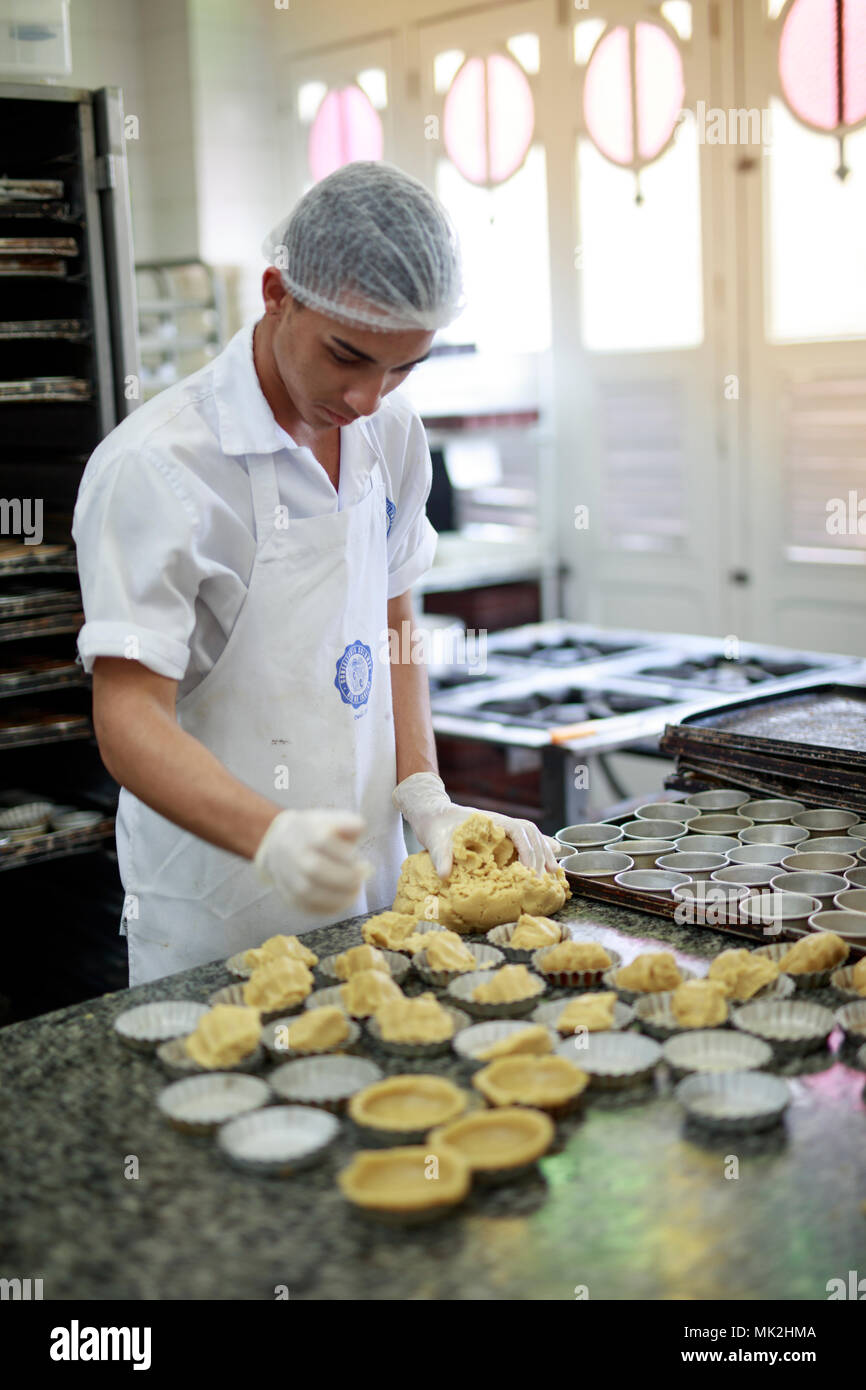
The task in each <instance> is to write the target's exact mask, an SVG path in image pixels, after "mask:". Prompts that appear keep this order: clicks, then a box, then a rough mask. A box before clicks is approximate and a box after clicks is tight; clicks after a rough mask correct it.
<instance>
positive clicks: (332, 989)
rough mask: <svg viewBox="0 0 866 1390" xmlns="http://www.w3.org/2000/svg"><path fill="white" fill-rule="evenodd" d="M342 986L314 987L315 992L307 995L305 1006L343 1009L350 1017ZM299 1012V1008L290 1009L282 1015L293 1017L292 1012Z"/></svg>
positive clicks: (309, 1007) (306, 1007) (308, 1007)
mask: <svg viewBox="0 0 866 1390" xmlns="http://www.w3.org/2000/svg"><path fill="white" fill-rule="evenodd" d="M342 988H343V986H342V985H328V988H327V989H314V990H313V992H312V994H308V995H307V997H306V999H305V1000H304V1008H305V1009H325V1008H331V1009H342V1010H343V1013H344V1014H345V1015H346V1017H347V1018H348V1017H349V1011H348V1009H347V1008H346V1005H345V1004H344V1003H343V996H342V994H341V993H340V990H341V989H342ZM297 1012H298V1011H297V1009H290V1010H289V1012H288V1013H287V1014H284V1015H282V1017H285V1018H291V1016H292V1014H293V1013H297Z"/></svg>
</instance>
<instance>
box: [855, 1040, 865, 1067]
mask: <svg viewBox="0 0 866 1390" xmlns="http://www.w3.org/2000/svg"><path fill="white" fill-rule="evenodd" d="M854 1062H855V1065H856V1066H858V1067H859V1068H860V1070H861V1071H866V1043H864V1044H863V1046H862V1047H858V1049H857V1055H856V1056H855V1058H854Z"/></svg>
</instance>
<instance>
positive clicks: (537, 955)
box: [532, 942, 622, 989]
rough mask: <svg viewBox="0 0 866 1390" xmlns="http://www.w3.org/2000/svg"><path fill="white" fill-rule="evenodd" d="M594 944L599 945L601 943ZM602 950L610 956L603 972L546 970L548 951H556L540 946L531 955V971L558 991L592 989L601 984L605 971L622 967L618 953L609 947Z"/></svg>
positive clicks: (550, 947) (553, 947) (554, 948)
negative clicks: (545, 963)
mask: <svg viewBox="0 0 866 1390" xmlns="http://www.w3.org/2000/svg"><path fill="white" fill-rule="evenodd" d="M578 944H583V943H578ZM595 944H597V945H601V942H597V943H595ZM602 949H603V950H604V951H606V952H607V954H608V955H609V956H610V965H608V966H605V967H604V969H603V970H602V969H598V970H546V969H545V967H544V960H545V957H546V956H547V953H548V952H549V951H555V950H556V947H555V946H542V947H541V948H540V949H539V950H537V951H535V952H534V953H533V956H532V965H533V969H534V970H537V971H538V974H539V975H541V976H542V977H543V978H544V979H545V980H546V981H547V983H548V984H549V985H556V986H557V987H558V988H560V989H594V988H595V986H596V985H598V984H600V983H601V977H602V975H604V973H605V971H606V970H618V969H619V967H620V966H621V965H622V956H621V955H620V953H619V951H614V950H612V949H611V948H610V946H604V947H602Z"/></svg>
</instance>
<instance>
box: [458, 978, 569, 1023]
mask: <svg viewBox="0 0 866 1390" xmlns="http://www.w3.org/2000/svg"><path fill="white" fill-rule="evenodd" d="M532 978H533V981H534V982H535V984H536V986H537V988H536V989H535V991H534V993H532V994H530V995H527V997H526V998H525V999H512V1000H510V1001H508V1002H507V1003H496V1004H485V1003H482V1002H480V1001H479V1000H477V999H473V998H472V991H473V989H476V988H477V987H478V985H481V984H484V983H485V981H487V980H489V979H490V971H489V970H470V972H469V974H468V975H459V976H458V977H457V979H456V980H452V981H451V984H450V985H449V986H448V995H449V998H450V1001H451V1003H453V1004H456V1006H457V1008H458V1009H465V1010H466V1012H467V1013H469V1014H474V1015H475V1017H476V1018H522V1017H523V1015H524V1014H528V1013H531V1011H532V1010H533V1009H534V1008H535V1006H536V1004H537V1003H538V1002H539V1000H540V998H541V996H542V994H544V993H546V991H547V981H546V980H543V979H541V978H540V977H539V976H538V975H533V977H532Z"/></svg>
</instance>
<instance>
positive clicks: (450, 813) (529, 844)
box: [391, 772, 558, 878]
mask: <svg viewBox="0 0 866 1390" xmlns="http://www.w3.org/2000/svg"><path fill="white" fill-rule="evenodd" d="M391 799H392V801H393V803H394V805H395V806H396V807H397V810H398V811H401V812H402V813H403V815H404V816H405V817H406V819H407V821H408V822H409V824H410V825H411V827H412V829H413V830H414V831H415V834H416V835H417V836H418V839H419V841H420V842H421V844H422V845H423V846H424V848H425V849H426V850H427V852H428V853H429V855H430V858H431V859H432V860H433V867H434V869H435V870H436V872H437V874H438V875H439V877H440V878H447V877H448V875H449V874H450V873H451V869H452V867H453V859H454V847H453V845H452V842H451V837H452V836H453V834H454V831H455V830H456V829H457V827H458V825H462V824H463V822H464V821H465V820H468V819H469V817H470V816H474V815H481V816H489V817H490V819H491V820H492V821H495V822H496V824H497V825H501V826H502V829H503V830H504V831H505V833H506V835H507V836H508V838H509V839H510V840H512V841H513V842H514V844H515V845H516V847H517V855H518V858H519V859H520V862H521V864H525V865H526V867H527V869H533V870H534V871H535V873H537V874H541V873H543V872H544V871H545V870H546V869H547V870H550V871H551V872H554V871H555V870H556V866H557V863H558V861H557V858H556V854H555V853H554V849H555V843H556V842H555V841H554V840H550V839H548V837H547V836H546V835H542V833H541V831H540V830H539V829H538V826H537V825H533V824H532V821H531V820H515V819H514V817H512V816H503V815H500V813H499V812H498V811H477V810H476V809H475V808H474V807H472V806H457V805H455V803H454V802H453V801H452V800H451V798H450V796H449V795H448V793H447V792H446V790H445V783H444V782H443V781H442V778H441V777H437V776H436V773H435V772H415V773H413V774H412V776H411V777H406V778H405V779H404V780H403V781H402V782H401V783H400V784H399V786H398V787H396V788H395V789H394V792H393V795H392V798H391Z"/></svg>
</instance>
